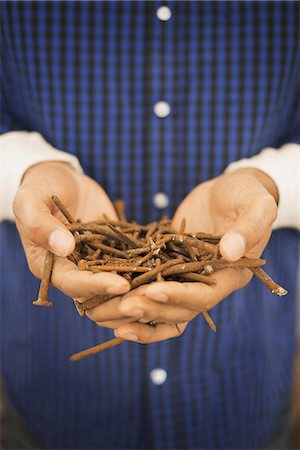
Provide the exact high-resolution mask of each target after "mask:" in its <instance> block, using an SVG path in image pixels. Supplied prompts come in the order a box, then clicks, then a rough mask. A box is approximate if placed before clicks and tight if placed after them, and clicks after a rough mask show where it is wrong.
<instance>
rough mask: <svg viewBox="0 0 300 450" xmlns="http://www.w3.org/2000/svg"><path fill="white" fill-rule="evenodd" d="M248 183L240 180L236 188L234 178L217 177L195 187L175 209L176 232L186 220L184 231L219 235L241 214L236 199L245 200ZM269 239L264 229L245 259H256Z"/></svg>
mask: <svg viewBox="0 0 300 450" xmlns="http://www.w3.org/2000/svg"><path fill="white" fill-rule="evenodd" d="M245 189H249V181H248V180H246V181H245V185H244V184H243V182H241V180H239V183H238V184H236V180H235V179H234V178H232V179H230V178H229V177H228V179H226V177H224V176H223V177H219V178H216V179H214V180H211V181H208V182H206V183H202V184H200V185H198V186H197V187H196V188H195V189H194V190H193V191H191V192H190V194H189V195H188V196H187V197H186V198H185V199H184V200H183V202H182V203H181V205H180V206H179V207H178V209H177V211H176V213H175V215H174V219H173V225H174V227H175V228H177V229H179V227H180V223H181V221H182V219H183V218H185V219H186V224H187V225H186V231H188V232H191V233H195V232H199V231H203V232H207V233H216V234H221V235H223V234H224V233H225V232H226V231H228V230H229V229H230V228H231V227H232V226H233V225H234V223H235V221H236V220H237V218H238V217H239V216H241V215H243V213H244V212H245V211H243V209H242V206H241V204H240V201H239V198H240V197H241V196H243V197H244V196H245ZM270 235H271V227H269V228H268V229H267V231H266V232H265V234H264V236H263V237H262V239H261V240H260V242H259V244H258V245H256V246H255V247H253V248H252V249H251V251H250V252H248V253H247V256H250V257H257V256H260V255H261V253H262V251H263V249H264V247H265V246H266V244H267V242H268V240H269V238H270Z"/></svg>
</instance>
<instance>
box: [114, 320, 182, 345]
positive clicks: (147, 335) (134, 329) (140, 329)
mask: <svg viewBox="0 0 300 450" xmlns="http://www.w3.org/2000/svg"><path fill="white" fill-rule="evenodd" d="M186 326H187V323H186V322H185V323H180V324H178V325H177V327H176V326H175V325H171V324H167V323H159V324H157V325H156V326H155V327H152V326H150V325H144V324H142V323H137V322H134V323H130V324H126V325H121V326H120V327H119V328H117V329H116V330H115V336H116V337H121V338H123V339H126V340H128V341H134V342H140V343H141V344H150V343H153V342H159V341H164V340H166V339H171V338H174V337H178V336H180V335H181V334H182V333H183V331H184V330H185V328H186ZM178 329H179V331H180V333H179V331H178Z"/></svg>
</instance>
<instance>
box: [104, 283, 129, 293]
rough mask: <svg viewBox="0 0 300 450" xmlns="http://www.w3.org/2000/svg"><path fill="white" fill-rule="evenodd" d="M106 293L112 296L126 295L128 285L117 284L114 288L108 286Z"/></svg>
mask: <svg viewBox="0 0 300 450" xmlns="http://www.w3.org/2000/svg"><path fill="white" fill-rule="evenodd" d="M106 292H107V293H108V294H111V295H113V294H115V295H118V294H124V293H125V292H128V283H126V282H123V281H120V282H119V283H115V284H114V285H113V286H108V288H106Z"/></svg>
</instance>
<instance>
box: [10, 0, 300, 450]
mask: <svg viewBox="0 0 300 450" xmlns="http://www.w3.org/2000/svg"><path fill="white" fill-rule="evenodd" d="M2 9H3V14H2V16H3V25H2V28H3V46H4V54H5V60H4V61H3V102H2V103H3V107H4V112H3V120H2V124H3V131H10V130H29V131H38V132H39V133H41V134H42V135H43V136H44V138H45V139H46V140H47V141H48V142H49V143H51V144H52V145H53V146H54V147H56V148H59V149H63V150H65V151H68V152H70V153H72V154H75V155H77V156H78V158H79V160H80V162H81V164H82V166H83V168H84V170H85V172H86V173H87V174H88V175H89V176H91V177H93V178H95V179H96V180H97V181H98V182H99V183H100V184H101V185H102V186H103V187H104V189H106V191H107V192H108V195H109V196H110V198H112V199H113V200H114V199H116V198H120V197H121V198H123V199H124V200H125V202H126V204H127V215H128V217H129V219H135V220H137V221H138V222H140V223H145V222H149V221H152V220H156V219H158V218H159V217H160V216H161V215H162V214H165V213H166V214H168V215H170V216H171V215H172V214H173V213H174V211H175V209H176V207H177V206H178V205H179V204H180V202H181V200H183V198H184V197H185V195H187V194H188V193H189V191H190V190H191V189H193V187H195V186H196V185H197V184H198V183H200V182H202V181H205V180H207V179H210V178H212V177H215V176H217V175H219V174H220V173H222V171H223V170H224V168H225V167H226V166H227V165H228V164H229V163H230V162H232V161H235V160H238V159H241V158H243V157H251V156H253V155H255V154H256V153H258V152H259V151H260V150H261V149H262V148H264V147H266V146H274V147H277V146H278V145H280V144H282V143H285V142H295V141H297V140H298V139H299V137H298V128H297V111H298V109H297V98H298V95H297V75H298V71H299V52H298V48H297V45H298V39H297V20H296V18H297V13H296V9H297V3H296V2H205V1H203V2H182V1H178V2H126V1H125V2H118V1H116V2H7V3H4V4H3V8H2ZM204 213H205V212H204ZM1 232H2V236H3V251H2V253H3V254H5V258H2V274H3V275H4V280H5V282H4V287H3V298H4V301H3V302H1V309H2V313H1V322H2V323H1V328H2V339H1V346H2V354H3V360H4V361H5V362H4V364H3V376H4V379H5V382H6V385H7V390H8V393H9V396H10V398H11V400H12V402H13V404H14V405H15V406H16V408H17V410H18V411H19V412H20V413H21V415H22V417H23V418H24V420H25V423H26V425H27V426H28V428H29V429H30V430H31V431H32V432H34V433H35V434H36V435H37V436H38V437H39V439H40V440H41V441H42V442H44V444H45V445H46V446H47V447H49V448H57V449H58V448H60V449H61V448H64V449H71V448H72V449H74V448H78V449H79V448H80V449H82V448H85V449H88V448H90V449H95V448H97V449H98V448H99V449H104V448H105V449H117V448H120V449H121V448H122V449H124V448H128V449H129V448H139V449H142V448H145V449H148V448H156V449H162V448H169V449H175V448H180V449H182V448H197V449H200V448H205V449H210V448H211V449H216V448H220V449H225V448H249V449H250V448H259V447H261V446H263V445H267V443H268V440H270V439H271V438H272V435H273V434H274V433H275V432H276V428H277V426H278V423H279V422H280V419H281V416H282V414H283V412H284V411H285V410H286V408H287V402H288V400H287V399H288V395H289V389H290V383H291V373H292V368H293V357H294V356H293V355H294V348H295V307H296V302H295V298H296V294H295V292H296V267H297V257H298V256H297V245H296V243H297V234H296V232H295V231H292V230H280V231H276V232H275V233H274V234H273V236H272V239H271V241H270V243H269V244H268V247H267V249H266V252H265V257H266V258H267V260H268V271H269V272H270V273H271V275H272V276H274V278H276V280H278V281H279V282H281V283H283V284H284V285H286V286H288V288H289V297H288V298H287V300H284V301H281V300H278V299H276V298H275V299H274V298H273V297H272V296H271V294H270V293H268V292H267V291H266V290H265V288H264V286H261V285H260V284H258V283H257V282H256V281H252V282H251V284H250V285H249V286H248V287H247V288H245V289H243V290H241V291H239V292H236V293H234V294H233V295H232V296H230V298H228V299H226V300H225V301H223V302H222V303H221V304H220V305H219V306H218V307H216V308H215V309H214V310H213V311H212V316H213V318H214V320H215V321H216V322H217V325H218V333H217V334H216V335H214V334H213V333H211V331H210V330H209V329H207V327H206V326H205V323H204V322H203V320H202V319H201V317H198V318H196V319H195V320H193V321H192V322H191V323H190V325H189V327H188V328H187V330H186V332H185V333H184V334H183V335H182V336H181V337H180V338H178V339H175V340H171V341H165V342H162V343H158V344H152V345H149V346H140V345H138V344H133V343H124V344H123V345H122V346H120V347H117V348H114V349H111V350H110V351H108V352H106V353H103V354H102V355H101V356H99V357H94V358H89V359H86V360H84V361H82V362H80V363H78V364H73V365H72V364H70V363H69V361H68V357H69V355H70V354H71V353H73V352H75V351H78V350H80V349H81V348H86V347H88V346H91V345H94V344H96V343H98V342H102V341H103V340H106V339H109V338H111V331H109V330H106V329H102V328H100V327H97V326H96V325H94V324H92V323H91V322H90V321H88V320H87V319H81V318H80V317H77V313H76V311H75V310H74V308H73V305H72V302H71V301H70V300H69V301H68V300H67V299H66V298H65V297H64V296H63V295H62V294H61V293H59V292H57V291H53V292H52V293H51V296H52V298H53V300H54V301H55V308H52V310H51V311H49V310H46V311H45V310H42V309H39V310H38V311H36V310H35V311H33V310H32V308H31V301H32V299H33V298H35V295H36V290H37V281H36V280H33V277H32V275H30V273H29V271H28V268H27V266H26V262H25V256H24V255H23V251H22V248H21V244H20V241H19V239H18V235H17V232H16V229H15V226H14V225H13V224H11V223H4V224H2V225H1ZM16 261H17V263H16ZM16 267H17V269H16ZM12 329H13V330H14V332H13V333H12ZM29 405H30V406H29Z"/></svg>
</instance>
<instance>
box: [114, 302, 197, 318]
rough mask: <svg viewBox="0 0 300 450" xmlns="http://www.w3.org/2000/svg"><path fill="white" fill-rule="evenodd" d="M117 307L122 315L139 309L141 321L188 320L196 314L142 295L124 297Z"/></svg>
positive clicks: (130, 314)
mask: <svg viewBox="0 0 300 450" xmlns="http://www.w3.org/2000/svg"><path fill="white" fill-rule="evenodd" d="M118 309H119V311H120V313H121V314H122V315H123V316H124V315H125V316H127V315H128V316H132V315H133V314H134V311H137V310H141V311H142V312H143V314H142V316H141V318H140V320H139V321H140V322H143V323H148V322H151V321H155V322H164V323H181V322H188V321H190V320H192V319H193V318H194V317H195V316H196V315H197V314H198V313H197V312H195V311H194V310H193V311H192V310H189V309H187V308H181V307H180V306H173V305H170V304H168V305H164V304H162V303H159V302H157V301H153V300H151V299H150V298H147V297H144V296H143V297H142V296H134V297H129V298H124V299H122V301H120V303H119V305H118Z"/></svg>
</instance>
